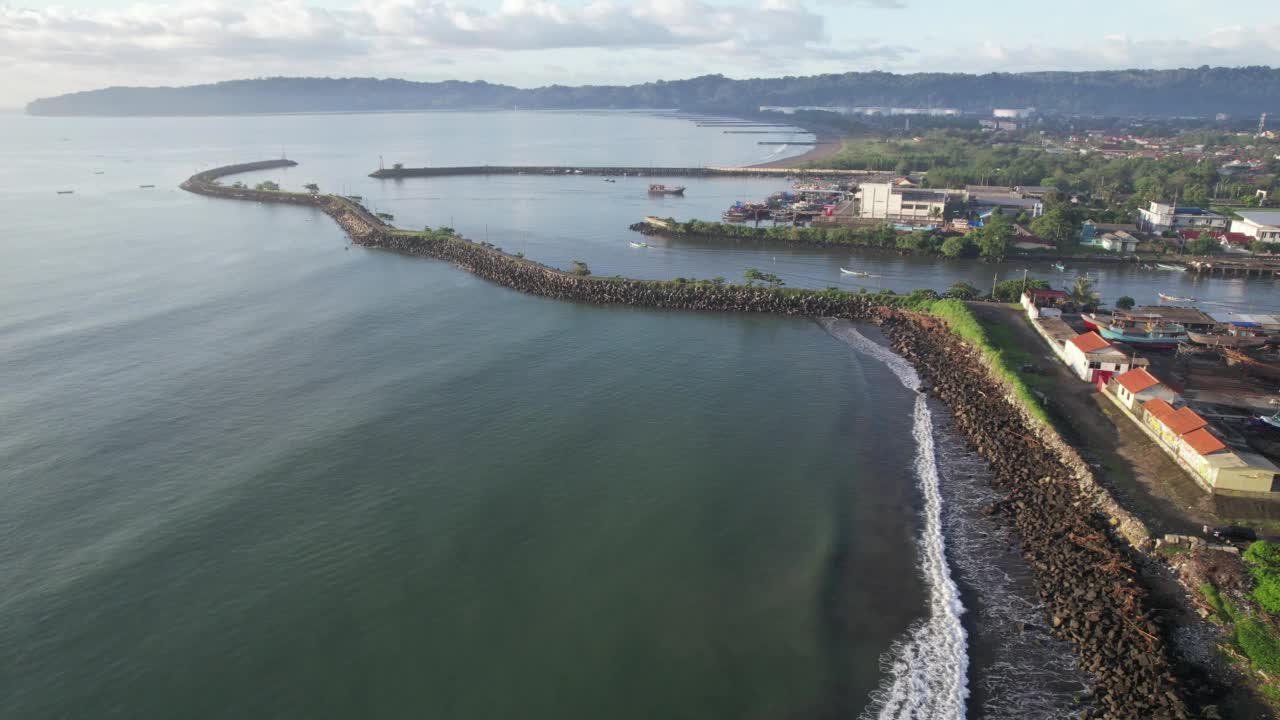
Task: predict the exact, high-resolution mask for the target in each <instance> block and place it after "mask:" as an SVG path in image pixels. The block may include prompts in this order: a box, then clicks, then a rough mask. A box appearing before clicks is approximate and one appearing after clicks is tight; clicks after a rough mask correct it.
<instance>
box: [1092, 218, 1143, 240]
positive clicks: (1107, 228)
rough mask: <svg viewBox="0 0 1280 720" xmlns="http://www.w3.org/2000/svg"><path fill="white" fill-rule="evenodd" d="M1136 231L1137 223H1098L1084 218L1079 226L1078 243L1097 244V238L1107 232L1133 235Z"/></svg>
mask: <svg viewBox="0 0 1280 720" xmlns="http://www.w3.org/2000/svg"><path fill="white" fill-rule="evenodd" d="M1136 232H1138V226H1137V225H1131V224H1125V223H1100V222H1097V221H1095V220H1085V221H1084V224H1083V225H1081V226H1080V244H1081V245H1097V244H1098V243H1097V240H1098V239H1100V238H1101V237H1102V236H1103V235H1106V234H1107V233H1125V234H1127V235H1133V234H1134V233H1136Z"/></svg>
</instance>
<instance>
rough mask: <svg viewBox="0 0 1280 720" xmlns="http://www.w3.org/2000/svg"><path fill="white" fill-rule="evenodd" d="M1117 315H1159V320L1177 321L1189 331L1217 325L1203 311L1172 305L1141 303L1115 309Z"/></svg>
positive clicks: (1209, 328) (1206, 330) (1203, 330)
mask: <svg viewBox="0 0 1280 720" xmlns="http://www.w3.org/2000/svg"><path fill="white" fill-rule="evenodd" d="M1116 314H1117V315H1119V314H1124V315H1126V316H1129V317H1133V316H1144V317H1150V316H1152V315H1156V316H1159V317H1160V319H1161V320H1164V321H1166V322H1172V323H1177V324H1179V325H1181V326H1182V327H1184V328H1186V329H1188V330H1190V331H1191V332H1209V331H1210V330H1213V329H1214V328H1215V327H1217V326H1218V321H1217V320H1214V319H1213V318H1211V317H1209V316H1208V315H1206V314H1204V313H1203V312H1201V311H1199V310H1197V309H1196V308H1191V307H1177V306H1174V305H1143V306H1142V307H1136V308H1134V309H1132V310H1128V311H1117V312H1116Z"/></svg>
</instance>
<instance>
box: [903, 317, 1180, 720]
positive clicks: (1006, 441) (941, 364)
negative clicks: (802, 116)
mask: <svg viewBox="0 0 1280 720" xmlns="http://www.w3.org/2000/svg"><path fill="white" fill-rule="evenodd" d="M881 327H882V328H883V329H884V331H885V334H886V335H887V336H888V337H889V338H890V339H891V341H892V342H893V344H894V347H895V349H896V350H897V351H898V352H899V353H901V354H902V355H903V356H904V357H906V358H907V359H908V360H910V361H911V362H912V363H913V365H914V366H915V367H916V370H917V372H919V373H920V375H921V377H922V378H924V379H925V380H926V381H927V382H928V383H929V385H930V387H931V390H930V391H931V392H932V393H933V394H934V395H936V396H937V397H938V398H939V399H941V400H942V401H943V402H945V403H946V404H947V405H948V406H949V407H950V408H951V410H952V413H953V414H954V415H955V419H956V424H957V426H958V427H959V428H960V429H961V431H962V432H963V433H964V435H965V437H966V438H967V439H968V441H969V442H970V443H971V444H972V445H973V446H974V447H975V448H976V449H977V450H978V452H980V453H981V454H982V456H983V457H984V458H986V460H987V462H988V463H989V464H990V465H991V472H992V481H993V482H994V483H995V484H996V485H997V487H998V488H999V489H1000V490H1002V491H1004V492H1006V493H1007V497H1006V498H1005V500H1003V501H1001V502H1000V503H997V504H996V506H995V507H994V508H992V511H994V512H999V513H1002V514H1004V515H1006V516H1007V517H1008V518H1009V519H1010V520H1011V521H1012V523H1013V524H1014V526H1015V527H1016V528H1017V530H1018V534H1019V537H1020V539H1021V549H1022V553H1023V555H1024V557H1025V558H1026V560H1027V562H1028V564H1029V565H1030V567H1031V568H1032V570H1033V572H1034V575H1035V578H1036V586H1037V591H1038V592H1039V595H1040V598H1041V600H1042V601H1043V602H1044V606H1045V611H1046V616H1047V618H1046V619H1047V621H1048V624H1049V626H1050V627H1049V631H1050V632H1051V633H1053V634H1054V635H1055V636H1057V637H1060V638H1065V639H1069V640H1071V641H1072V643H1074V645H1075V647H1076V651H1077V657H1078V661H1079V664H1080V665H1081V667H1083V668H1084V669H1085V670H1088V671H1089V672H1091V673H1093V675H1094V676H1095V677H1096V678H1097V685H1096V688H1095V693H1096V697H1097V700H1098V703H1099V705H1100V707H1098V708H1096V709H1095V711H1093V716H1094V717H1109V718H1156V719H1161V720H1165V719H1172V718H1179V719H1181V718H1187V717H1190V712H1189V710H1188V708H1187V705H1186V702H1185V700H1184V696H1183V692H1182V689H1181V684H1180V682H1179V679H1178V678H1177V677H1175V675H1174V672H1173V665H1172V663H1171V662H1170V657H1169V647H1168V646H1167V644H1166V643H1165V641H1164V639H1163V631H1162V628H1161V627H1160V626H1159V625H1158V624H1157V622H1156V621H1155V619H1154V617H1153V613H1152V611H1151V608H1150V602H1149V599H1148V595H1147V592H1146V590H1145V589H1144V588H1143V587H1142V585H1141V584H1140V582H1139V578H1138V575H1137V572H1136V571H1135V569H1134V567H1133V566H1132V565H1131V564H1130V562H1129V560H1128V557H1127V556H1126V555H1125V553H1124V552H1123V550H1122V549H1121V547H1122V545H1121V542H1120V541H1119V540H1118V539H1117V538H1115V537H1113V536H1112V534H1111V533H1110V532H1109V523H1108V519H1107V518H1106V517H1105V516H1104V515H1102V514H1101V513H1100V512H1098V510H1097V508H1096V505H1095V504H1094V503H1093V502H1092V501H1091V500H1090V498H1089V497H1088V496H1087V495H1086V493H1085V492H1084V491H1083V490H1082V489H1081V487H1080V486H1079V484H1078V483H1077V481H1076V480H1075V478H1074V476H1073V473H1072V472H1071V470H1070V468H1069V467H1068V466H1067V465H1066V464H1065V463H1064V462H1063V461H1062V459H1061V458H1060V457H1058V455H1057V454H1056V453H1055V452H1054V451H1053V450H1052V449H1051V448H1050V447H1049V446H1048V445H1047V444H1046V443H1045V442H1043V441H1042V440H1041V439H1040V438H1039V437H1038V436H1037V434H1036V432H1035V431H1033V430H1031V429H1030V428H1029V427H1028V424H1027V423H1026V421H1025V420H1024V418H1023V416H1022V414H1021V413H1020V412H1019V411H1018V409H1017V408H1016V407H1015V406H1014V405H1013V404H1012V403H1011V402H1009V401H1008V400H1007V399H1006V398H1005V397H1004V390H1003V388H1002V387H1001V386H1000V385H999V384H998V383H996V382H995V381H993V380H992V379H991V377H990V376H989V375H988V373H986V372H975V368H979V367H981V360H980V358H979V357H978V356H977V354H976V353H975V351H973V350H972V349H971V348H969V347H968V346H967V345H965V344H964V343H963V342H961V341H960V340H959V339H958V338H956V336H955V335H954V334H952V333H951V332H950V331H949V330H948V329H947V328H946V327H945V326H944V325H942V324H941V322H940V321H936V320H934V319H932V318H927V317H920V316H914V315H912V314H909V313H893V314H891V315H888V316H886V317H885V318H884V319H883V321H882V322H881Z"/></svg>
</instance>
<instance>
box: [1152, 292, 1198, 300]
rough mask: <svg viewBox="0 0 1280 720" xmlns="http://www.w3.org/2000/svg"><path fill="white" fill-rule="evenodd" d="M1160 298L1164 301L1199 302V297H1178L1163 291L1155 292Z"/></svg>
mask: <svg viewBox="0 0 1280 720" xmlns="http://www.w3.org/2000/svg"><path fill="white" fill-rule="evenodd" d="M1156 294H1157V295H1159V296H1160V299H1161V300H1164V301H1165V302H1200V298H1193V297H1178V296H1177V295H1166V294H1165V293H1156Z"/></svg>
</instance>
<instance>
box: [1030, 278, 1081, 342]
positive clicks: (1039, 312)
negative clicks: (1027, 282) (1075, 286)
mask: <svg viewBox="0 0 1280 720" xmlns="http://www.w3.org/2000/svg"><path fill="white" fill-rule="evenodd" d="M1070 301H1071V296H1070V295H1068V294H1067V293H1065V292H1063V291H1061V290H1041V289H1039V288H1033V289H1030V290H1027V291H1025V292H1023V293H1022V298H1021V302H1022V307H1023V309H1024V310H1026V311H1027V317H1029V318H1031V319H1032V320H1035V319H1036V318H1041V317H1045V318H1053V317H1062V306H1063V305H1066V304H1067V303H1068V302H1070ZM1073 334H1074V333H1073Z"/></svg>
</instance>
